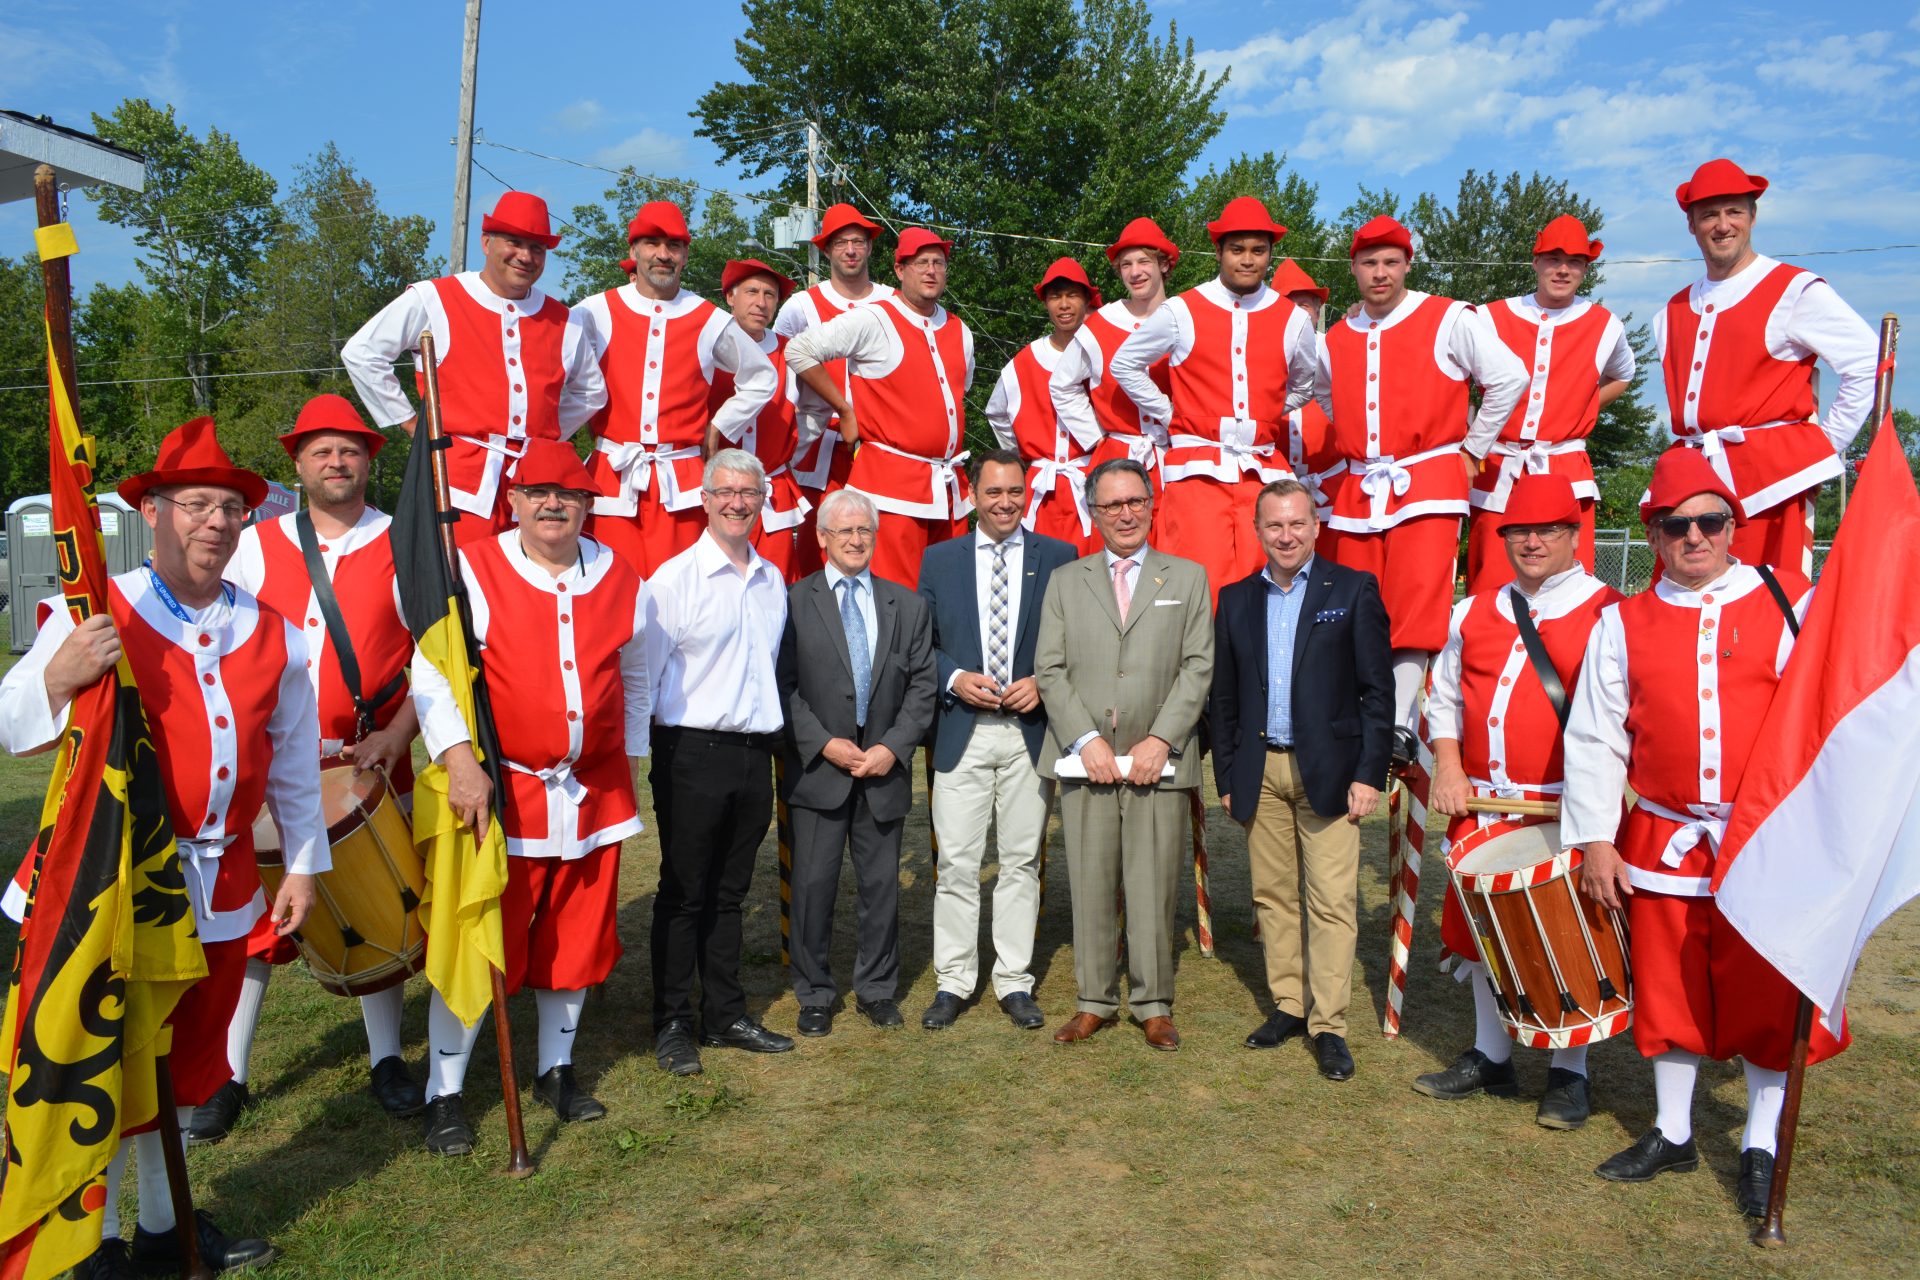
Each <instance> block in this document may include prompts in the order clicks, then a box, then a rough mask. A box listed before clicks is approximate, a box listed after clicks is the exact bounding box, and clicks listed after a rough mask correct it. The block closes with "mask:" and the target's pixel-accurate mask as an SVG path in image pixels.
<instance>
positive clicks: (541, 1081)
mask: <svg viewBox="0 0 1920 1280" xmlns="http://www.w3.org/2000/svg"><path fill="white" fill-rule="evenodd" d="M533 1096H534V1097H536V1098H538V1099H540V1101H542V1102H544V1103H546V1104H547V1105H548V1106H550V1107H552V1108H553V1114H555V1115H557V1116H559V1117H560V1118H561V1119H562V1120H564V1121H566V1122H567V1123H569V1124H571V1123H572V1122H574V1121H576V1120H598V1119H600V1118H602V1117H603V1116H605V1115H606V1114H607V1109H606V1108H605V1107H603V1106H601V1105H600V1100H599V1099H598V1098H596V1097H594V1096H593V1095H592V1094H590V1093H588V1092H587V1091H586V1090H585V1089H582V1088H581V1087H580V1084H579V1082H578V1081H577V1080H575V1079H574V1078H573V1064H571V1063H564V1062H563V1063H561V1064H560V1065H558V1066H554V1067H548V1068H547V1069H546V1070H545V1071H543V1072H541V1073H540V1075H539V1077H538V1078H537V1079H535V1080H534V1082H533Z"/></svg>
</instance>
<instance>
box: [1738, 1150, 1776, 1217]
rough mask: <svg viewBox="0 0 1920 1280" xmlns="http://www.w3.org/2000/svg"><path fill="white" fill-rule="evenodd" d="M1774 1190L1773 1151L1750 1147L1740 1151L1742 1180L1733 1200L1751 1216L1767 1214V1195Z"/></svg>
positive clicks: (1764, 1215)
mask: <svg viewBox="0 0 1920 1280" xmlns="http://www.w3.org/2000/svg"><path fill="white" fill-rule="evenodd" d="M1772 1191H1773V1152H1771V1151H1762V1150H1761V1149H1760V1148H1759V1147H1748V1148H1747V1149H1746V1150H1745V1151H1742V1152H1741V1153H1740V1182H1739V1185H1738V1186H1736V1187H1735V1188H1734V1193H1733V1202H1734V1203H1735V1204H1737V1205H1739V1206H1740V1212H1742V1213H1744V1214H1746V1215H1747V1216H1748V1217H1749V1218H1764V1217H1766V1216H1767V1196H1768V1195H1770V1194H1771V1193H1772Z"/></svg>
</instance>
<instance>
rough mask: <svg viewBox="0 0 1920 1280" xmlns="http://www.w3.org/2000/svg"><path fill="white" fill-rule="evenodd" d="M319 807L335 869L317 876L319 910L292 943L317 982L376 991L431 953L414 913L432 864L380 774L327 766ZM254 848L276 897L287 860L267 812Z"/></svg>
mask: <svg viewBox="0 0 1920 1280" xmlns="http://www.w3.org/2000/svg"><path fill="white" fill-rule="evenodd" d="M320 808H321V812H322V814H323V816H324V818H325V820H326V823H327V843H328V844H330V845H331V846H332V847H333V870H331V871H325V872H322V873H321V874H320V875H319V876H318V877H317V878H316V879H315V889H316V892H315V898H316V901H315V902H314V904H313V911H312V912H311V913H310V914H309V915H308V916H307V921H306V923H305V924H304V925H302V926H301V927H300V931H299V932H298V933H296V934H294V935H293V937H294V941H295V942H297V943H298V944H299V946H300V954H301V955H302V956H303V957H304V958H305V959H306V962H307V967H308V968H309V969H311V970H312V971H313V976H314V977H316V978H318V979H319V980H320V985H321V986H323V987H325V988H326V989H327V990H329V991H331V992H333V993H334V994H335V995H341V996H364V995H371V994H373V993H374V992H376V991H379V990H382V989H384V988H386V987H391V986H393V985H394V984H395V983H400V982H405V981H406V980H407V977H408V976H409V975H410V974H413V973H415V972H417V971H418V970H419V968H420V966H421V965H422V964H423V963H424V962H425V960H426V953H427V936H426V932H425V931H424V930H423V929H422V928H421V927H420V922H419V920H418V918H416V916H415V914H414V912H415V910H416V909H417V908H418V907H419V906H420V894H421V891H422V890H423V889H425V888H426V883H427V875H426V867H425V865H424V864H423V863H422V862H421V861H420V856H419V855H418V854H417V853H416V852H415V851H414V848H413V828H412V824H411V823H409V822H408V820H407V816H406V814H404V813H402V812H401V811H400V806H399V805H398V804H397V803H395V801H394V798H393V793H392V792H391V791H390V790H388V788H387V780H386V778H385V776H384V775H382V774H381V773H379V772H377V771H375V770H372V769H369V770H367V771H366V772H364V773H362V774H360V775H359V776H358V777H355V776H354V772H353V766H352V765H341V766H339V767H337V768H332V769H324V770H322V771H321V773H320ZM253 845H254V857H255V858H256V859H257V860H258V861H259V863H260V879H261V881H262V883H264V884H265V885H266V889H267V898H268V900H269V901H271V900H272V898H273V896H274V894H275V893H277V892H278V891H279V889H280V881H281V879H282V878H283V877H284V876H285V874H286V866H285V858H284V855H283V854H282V852H281V844H280V832H279V830H278V829H277V828H275V827H274V825H273V819H272V817H270V816H269V815H268V813H267V811H266V810H264V809H262V810H261V811H260V816H259V817H258V818H256V819H255V820H254V824H253Z"/></svg>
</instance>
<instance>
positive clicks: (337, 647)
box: [293, 508, 407, 740]
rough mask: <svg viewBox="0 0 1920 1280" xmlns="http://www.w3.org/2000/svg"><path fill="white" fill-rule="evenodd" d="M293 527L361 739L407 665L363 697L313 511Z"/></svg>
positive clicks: (402, 677)
mask: <svg viewBox="0 0 1920 1280" xmlns="http://www.w3.org/2000/svg"><path fill="white" fill-rule="evenodd" d="M293 527H294V529H295V530H296V531H298V533H299V535H300V554H301V555H302V556H303V557H305V558H306V562H307V577H309V578H310V579H312V580H313V598H314V599H315V600H316V601H318V602H319V605H320V616H321V617H322V618H324V619H326V623H327V641H328V643H330V644H332V645H333V656H334V657H336V658H338V659H339V660H340V676H341V678H342V679H343V680H345V681H346V684H347V696H348V697H350V698H352V699H353V710H354V731H355V733H356V735H357V737H356V740H358V738H364V737H366V736H367V734H368V733H370V732H372V730H373V713H374V712H375V711H376V710H377V709H378V708H380V707H382V706H384V705H385V704H386V703H387V702H388V701H390V700H391V699H392V698H393V696H394V695H395V694H397V693H399V692H400V690H401V688H402V687H403V686H404V685H405V684H406V679H407V672H406V668H405V667H402V668H401V669H400V670H399V671H396V672H394V674H393V679H391V680H389V681H387V682H386V684H384V685H382V686H381V688H380V690H379V692H377V693H375V694H374V695H373V697H372V698H363V697H361V696H360V689H361V685H360V660H359V659H358V658H357V657H355V656H354V652H353V637H352V636H351V635H349V634H348V632H347V620H346V619H345V618H344V617H342V616H341V614H340V600H339V597H337V596H335V595H334V594H333V578H332V577H331V576H330V575H329V574H328V573H327V565H326V561H324V560H322V559H321V558H320V535H319V534H318V533H316V532H315V531H314V527H313V513H312V512H310V511H307V510H305V509H304V508H303V509H302V510H301V512H300V514H298V515H296V516H295V517H294V518H293Z"/></svg>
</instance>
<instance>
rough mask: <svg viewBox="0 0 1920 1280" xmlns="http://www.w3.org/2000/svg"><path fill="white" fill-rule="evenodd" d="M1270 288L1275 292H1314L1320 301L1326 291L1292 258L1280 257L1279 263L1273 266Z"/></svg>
mask: <svg viewBox="0 0 1920 1280" xmlns="http://www.w3.org/2000/svg"><path fill="white" fill-rule="evenodd" d="M1272 289H1273V291H1274V292H1275V293H1281V294H1290V293H1316V294H1319V295H1320V301H1322V302H1325V301H1326V300H1327V291H1326V290H1325V289H1323V288H1321V287H1320V286H1319V285H1317V284H1315V283H1314V282H1313V277H1312V276H1310V275H1308V274H1307V273H1306V271H1305V270H1303V269H1302V268H1301V266H1300V264H1299V263H1297V262H1295V261H1294V260H1293V259H1292V258H1282V259H1281V260H1280V265H1279V266H1278V267H1276V268H1274V272H1273V284H1272Z"/></svg>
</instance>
